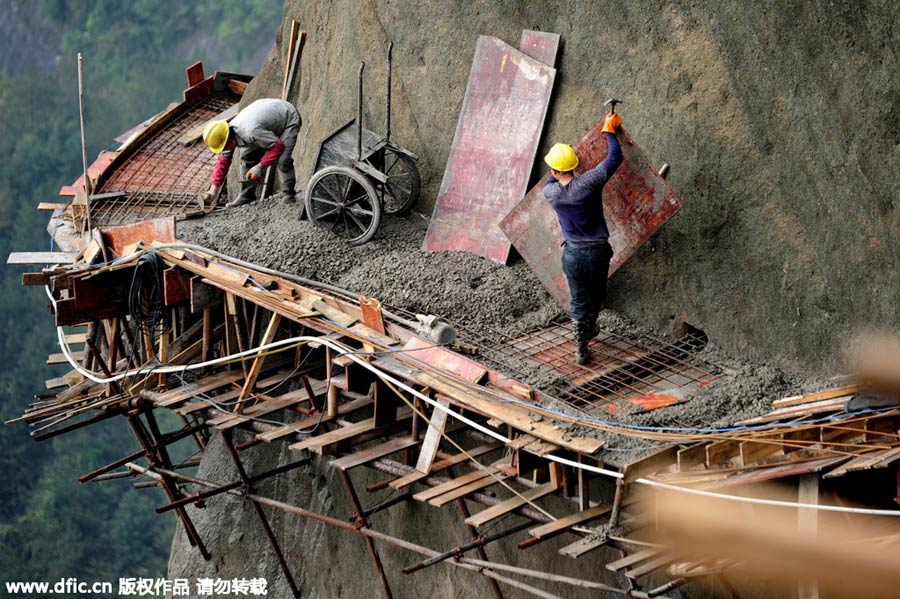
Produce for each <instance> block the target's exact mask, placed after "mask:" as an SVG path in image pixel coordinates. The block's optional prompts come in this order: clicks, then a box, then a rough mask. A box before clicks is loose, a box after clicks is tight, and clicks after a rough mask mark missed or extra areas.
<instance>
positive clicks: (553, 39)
mask: <svg viewBox="0 0 900 599" xmlns="http://www.w3.org/2000/svg"><path fill="white" fill-rule="evenodd" d="M558 50H559V34H558V33H548V32H546V31H534V30H533V29H523V30H522V37H520V38H519V51H521V52H524V53H525V54H527V55H528V56H530V57H532V58H533V59H535V60H540V61H541V62H542V63H544V64H545V65H547V66H549V67H555V66H556V52H557V51H558Z"/></svg>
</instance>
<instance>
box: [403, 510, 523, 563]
mask: <svg viewBox="0 0 900 599" xmlns="http://www.w3.org/2000/svg"><path fill="white" fill-rule="evenodd" d="M532 526H534V522H531V521H530V520H529V521H527V522H522V523H520V524H517V525H516V526H513V527H512V528H509V529H507V530H504V531H503V532H496V533H494V534H492V535H488V536H486V537H480V538H478V539H475V540H474V541H472V542H471V543H466V544H465V545H460V546H459V547H454V548H453V549H450V550H448V551H445V552H443V553H439V554H438V555H435V556H434V557H430V558H428V559H426V560H423V561H421V562H419V563H417V564H413V565H412V566H407V567H405V568H403V574H404V575H405V576H408V575H410V574H412V573H414V572H418V571H419V570H424V569H425V568H427V567H428V566H433V565H435V564H438V563H440V562H442V561H445V560H448V559H450V558H452V557H457V556H461V555H462V554H463V553H465V552H466V551H470V550H472V549H476V548H478V547H484V546H485V545H487V544H488V543H491V542H493V541H497V540H499V539H502V538H504V537H508V536H509V535H511V534H515V533H517V532H520V531H523V530H525V529H526V528H531V527H532Z"/></svg>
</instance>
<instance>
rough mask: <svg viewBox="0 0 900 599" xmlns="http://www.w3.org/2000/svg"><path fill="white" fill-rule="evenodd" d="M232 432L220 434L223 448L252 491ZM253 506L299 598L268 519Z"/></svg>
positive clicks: (292, 591)
mask: <svg viewBox="0 0 900 599" xmlns="http://www.w3.org/2000/svg"><path fill="white" fill-rule="evenodd" d="M231 437H232V430H231V429H228V430H226V431H224V432H223V433H222V441H224V443H225V448H226V449H227V450H228V453H229V455H231V460H232V461H233V462H234V466H235V468H237V471H238V476H240V477H241V481H242V482H243V483H244V485H245V486H246V487H247V490H248V491H249V490H252V489H253V485H252V483H251V481H250V477H249V476H247V471H246V470H244V465H243V464H242V463H241V457H240V456H239V455H238V452H237V449H235V448H234V443H232V440H231ZM251 505H252V506H253V510H254V511H255V512H256V516H257V518H259V524H260V526H261V527H262V529H263V533H265V535H266V538H267V539H268V540H269V545H270V546H271V547H272V551H273V552H274V553H275V558H276V559H277V560H278V564H279V565H280V566H281V572H282V573H283V574H284V578H285V579H286V580H287V583H288V586H289V587H291V594H292V595H293V596H294V597H297V598H299V597H300V588H299V587H298V586H297V583H296V582H295V581H294V577H293V575H292V574H291V568H290V566H288V563H287V560H286V559H285V558H284V553H282V551H281V546H280V545H279V544H278V539H276V538H275V533H274V532H273V531H272V527H271V526H270V525H269V519H268V518H266V513H265V512H264V511H263V509H262V506H261V505H259V503H258V502H256V501H253V502H251Z"/></svg>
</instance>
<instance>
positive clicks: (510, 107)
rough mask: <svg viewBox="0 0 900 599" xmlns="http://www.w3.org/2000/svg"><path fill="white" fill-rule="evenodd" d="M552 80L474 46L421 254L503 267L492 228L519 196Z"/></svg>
mask: <svg viewBox="0 0 900 599" xmlns="http://www.w3.org/2000/svg"><path fill="white" fill-rule="evenodd" d="M555 74H556V70H555V69H553V68H551V67H549V66H547V65H546V64H544V63H543V62H541V61H538V60H535V59H533V58H530V57H529V56H527V55H525V54H523V53H522V52H519V51H518V50H516V49H515V48H513V47H512V46H510V45H508V44H505V43H504V42H502V41H500V40H498V39H496V38H493V37H487V36H481V37H479V38H478V43H477V45H476V48H475V58H474V60H473V63H472V70H471V72H470V73H469V83H468V85H467V87H466V95H465V98H464V100H463V105H462V110H461V112H460V116H459V121H458V122H457V125H456V135H455V136H454V139H453V146H452V148H451V149H450V157H449V158H448V160H447V167H446V169H445V171H444V179H443V181H442V182H441V189H440V191H439V192H438V198H437V202H436V203H435V207H434V213H433V214H432V217H431V224H430V225H429V227H428V232H427V233H426V235H425V242H424V244H423V245H424V248H425V249H426V250H429V251H440V250H458V251H464V252H470V253H472V254H477V255H479V256H484V257H486V258H490V259H492V260H495V261H497V262H500V263H502V264H505V263H506V260H507V258H508V257H509V252H510V242H509V240H508V239H507V238H506V236H505V235H504V234H503V232H502V231H501V230H500V228H499V227H498V226H497V225H498V223H499V222H500V220H501V219H502V218H503V217H504V216H505V215H506V214H507V213H508V212H509V210H510V209H511V208H512V207H513V206H515V204H516V203H517V202H519V201H520V200H521V198H522V196H523V195H524V194H525V192H526V191H527V186H528V178H529V175H530V173H531V167H532V164H533V163H534V157H535V153H536V152H537V146H538V142H539V141H540V137H541V130H542V129H543V127H544V118H545V116H546V114H547V106H548V104H549V102H550V94H551V92H552V90H553V81H554V78H555Z"/></svg>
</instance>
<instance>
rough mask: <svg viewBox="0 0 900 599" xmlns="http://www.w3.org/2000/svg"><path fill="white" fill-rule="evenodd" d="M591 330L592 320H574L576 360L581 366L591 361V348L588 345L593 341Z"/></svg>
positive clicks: (573, 334) (573, 333)
mask: <svg viewBox="0 0 900 599" xmlns="http://www.w3.org/2000/svg"><path fill="white" fill-rule="evenodd" d="M589 332H590V322H589V321H588V320H586V319H585V320H573V321H572V336H573V338H574V339H575V362H576V363H577V364H578V365H579V366H584V365H585V364H587V363H588V362H590V361H591V348H590V347H589V345H588V344H589V343H590V341H591V337H589V336H588V333H589Z"/></svg>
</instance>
